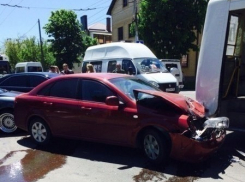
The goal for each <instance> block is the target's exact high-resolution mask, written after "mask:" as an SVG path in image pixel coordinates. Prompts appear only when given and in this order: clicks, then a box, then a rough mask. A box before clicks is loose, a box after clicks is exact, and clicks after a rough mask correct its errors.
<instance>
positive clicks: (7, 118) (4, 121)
mask: <svg viewBox="0 0 245 182" xmlns="http://www.w3.org/2000/svg"><path fill="white" fill-rule="evenodd" d="M0 129H1V130H2V131H3V132H5V133H12V132H14V131H15V130H16V129H17V126H16V125H15V122H14V115H13V114H12V113H3V114H2V115H1V116H0Z"/></svg>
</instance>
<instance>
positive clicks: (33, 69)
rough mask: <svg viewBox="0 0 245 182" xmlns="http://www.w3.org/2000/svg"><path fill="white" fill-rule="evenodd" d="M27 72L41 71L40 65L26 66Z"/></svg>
mask: <svg viewBox="0 0 245 182" xmlns="http://www.w3.org/2000/svg"><path fill="white" fill-rule="evenodd" d="M27 72H42V67H40V66H28V69H27Z"/></svg>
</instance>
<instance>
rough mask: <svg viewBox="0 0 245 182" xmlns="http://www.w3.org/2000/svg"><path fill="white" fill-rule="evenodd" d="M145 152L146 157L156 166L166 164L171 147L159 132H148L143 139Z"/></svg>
mask: <svg viewBox="0 0 245 182" xmlns="http://www.w3.org/2000/svg"><path fill="white" fill-rule="evenodd" d="M142 145H143V150H144V153H145V155H146V157H147V158H148V159H149V160H150V161H151V162H152V163H155V164H160V163H164V162H166V160H167V158H168V151H169V147H168V145H167V142H166V138H165V137H164V136H163V135H162V134H161V133H160V132H158V131H155V130H147V131H146V132H145V133H144V135H143V138H142Z"/></svg>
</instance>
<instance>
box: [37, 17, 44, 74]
mask: <svg viewBox="0 0 245 182" xmlns="http://www.w3.org/2000/svg"><path fill="white" fill-rule="evenodd" d="M38 27H39V37H40V48H41V64H42V66H43V68H44V70H46V68H45V64H44V55H43V41H42V35H41V26H40V20H39V19H38Z"/></svg>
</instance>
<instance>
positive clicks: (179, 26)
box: [138, 0, 207, 58]
mask: <svg viewBox="0 0 245 182" xmlns="http://www.w3.org/2000/svg"><path fill="white" fill-rule="evenodd" d="M206 8H207V1H206V0H193V1H190V0H141V3H140V12H139V26H138V27H139V36H140V38H141V39H143V40H144V42H145V43H146V45H148V46H149V47H150V48H151V49H152V50H154V52H155V53H156V55H157V56H158V57H159V58H180V57H181V55H185V54H187V53H188V52H189V50H190V49H192V50H194V51H196V50H198V46H197V45H196V44H195V43H194V41H196V39H197V35H196V32H198V33H200V32H201V31H202V28H203V24H204V19H205V14H206Z"/></svg>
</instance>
